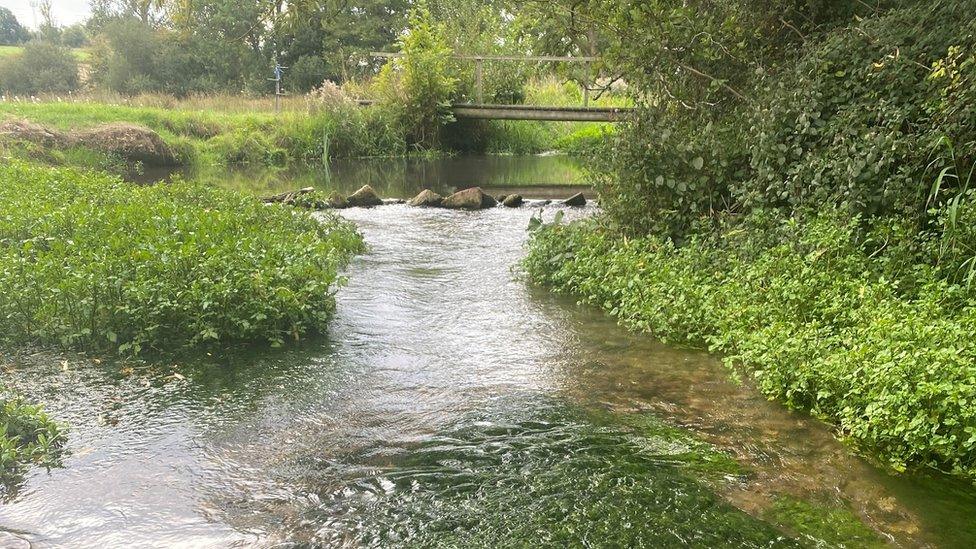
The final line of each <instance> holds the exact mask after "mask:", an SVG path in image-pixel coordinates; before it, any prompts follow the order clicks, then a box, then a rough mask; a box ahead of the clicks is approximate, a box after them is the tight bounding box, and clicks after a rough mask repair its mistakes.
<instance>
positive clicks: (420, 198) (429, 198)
mask: <svg viewBox="0 0 976 549" xmlns="http://www.w3.org/2000/svg"><path fill="white" fill-rule="evenodd" d="M443 201H444V197H443V196H441V195H439V194H437V193H435V192H434V191H432V190H430V189H424V190H423V191H421V192H420V194H418V195H417V196H415V197H413V198H412V199H411V200H410V202H407V204H409V205H411V206H426V207H428V208H436V207H438V206H440V205H441V202H443Z"/></svg>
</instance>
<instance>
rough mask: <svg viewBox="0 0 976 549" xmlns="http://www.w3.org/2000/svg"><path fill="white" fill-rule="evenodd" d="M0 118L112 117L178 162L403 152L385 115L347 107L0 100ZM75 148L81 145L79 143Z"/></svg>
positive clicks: (69, 120) (67, 122)
mask: <svg viewBox="0 0 976 549" xmlns="http://www.w3.org/2000/svg"><path fill="white" fill-rule="evenodd" d="M0 118H6V119H11V118H13V119H24V120H28V121H31V122H34V123H37V124H41V125H44V126H47V127H51V128H54V129H58V130H62V131H78V130H84V129H89V128H93V127H96V126H99V125H104V124H112V123H119V122H124V123H132V124H138V125H141V126H145V127H147V128H149V129H151V130H153V131H155V132H157V133H158V134H159V135H160V136H161V137H162V138H163V140H164V141H165V142H166V144H167V145H169V147H170V148H171V149H172V150H173V151H174V153H175V155H176V157H177V159H178V160H179V163H180V164H182V165H193V164H200V165H225V164H258V165H284V164H287V163H289V162H322V159H323V157H324V156H325V155H328V156H330V157H333V158H336V157H366V156H402V155H405V154H407V153H408V152H409V151H408V150H407V148H406V145H405V142H404V141H403V139H402V135H400V134H399V133H398V131H397V130H396V127H395V123H394V120H393V118H392V117H391V116H390V115H389V113H387V112H386V111H385V110H383V109H366V110H364V109H359V108H356V107H351V106H350V107H348V108H344V109H342V110H339V111H332V112H328V113H324V112H323V113H309V112H300V111H286V112H283V113H281V114H279V115H276V114H274V113H273V112H251V113H242V112H221V111H207V110H188V109H182V108H165V107H139V106H131V105H118V104H103V103H90V102H81V101H78V102H75V101H72V102H68V101H61V102H59V101H42V102H36V103H35V102H22V101H6V102H0ZM7 146H8V148H9V147H11V145H10V144H8V145H7ZM76 148H77V149H81V150H82V151H83V150H84V149H85V147H84V145H79V146H78V147H76ZM35 149H37V147H35ZM40 149H41V151H40V152H41V153H45V154H50V153H49V152H48V151H46V150H45V149H44V148H43V147H41V148H40ZM23 150H24V149H23V148H14V149H13V153H12V155H13V156H22V155H20V154H18V153H20V152H21V151H23ZM28 152H29V151H28ZM75 154H77V155H78V156H84V154H83V153H81V152H79V153H75ZM28 157H29V158H32V159H40V160H44V158H43V157H40V158H38V157H37V156H36V155H34V156H30V155H29V156H28ZM69 164H72V165H85V164H74V163H70V162H69Z"/></svg>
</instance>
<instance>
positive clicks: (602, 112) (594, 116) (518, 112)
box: [359, 100, 633, 122]
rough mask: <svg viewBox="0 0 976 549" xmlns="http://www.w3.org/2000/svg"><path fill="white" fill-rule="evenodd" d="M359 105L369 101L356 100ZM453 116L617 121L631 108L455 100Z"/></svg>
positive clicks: (562, 120)
mask: <svg viewBox="0 0 976 549" xmlns="http://www.w3.org/2000/svg"><path fill="white" fill-rule="evenodd" d="M359 104H360V105H362V106H369V105H372V104H374V102H373V101H368V100H364V101H359ZM451 109H452V110H453V111H454V116H456V117H457V118H468V119H478V120H543V121H554V122H620V121H622V120H623V119H625V118H626V117H627V115H628V114H629V113H631V112H633V109H630V108H607V107H542V106H537V105H485V104H475V103H455V104H454V105H452V106H451Z"/></svg>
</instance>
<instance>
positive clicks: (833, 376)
mask: <svg viewBox="0 0 976 549" xmlns="http://www.w3.org/2000/svg"><path fill="white" fill-rule="evenodd" d="M750 226H752V227H761V226H765V229H764V230H761V229H758V228H757V229H749V228H746V227H750ZM739 227H740V228H737V229H734V230H729V231H725V232H715V233H712V232H708V233H706V234H707V235H708V236H693V237H691V238H690V240H689V241H687V242H686V243H684V244H683V245H682V246H681V247H676V246H675V245H674V244H672V243H671V241H670V240H669V239H664V238H658V237H643V238H627V237H625V236H622V235H620V234H618V233H617V232H615V231H614V230H612V229H609V228H607V227H605V226H603V225H601V222H600V221H588V222H584V223H577V224H572V225H544V226H542V227H541V228H539V229H537V230H536V231H535V232H534V235H533V237H532V240H531V243H530V251H529V255H528V257H527V258H526V260H525V263H524V266H525V269H526V272H527V274H528V276H529V277H530V278H531V279H532V280H534V281H536V282H539V283H542V284H545V285H548V286H551V287H553V288H555V289H557V290H558V291H561V292H564V293H568V294H572V295H575V296H578V297H579V298H581V299H582V300H583V301H584V302H586V303H590V304H593V305H596V306H599V307H602V308H603V309H605V310H607V311H608V312H610V313H611V314H612V315H614V316H616V317H618V318H619V319H620V320H621V321H622V322H623V323H625V324H626V325H628V326H629V327H631V328H633V329H636V330H640V331H645V332H649V333H651V334H654V335H655V336H657V337H659V338H661V339H664V340H666V341H669V342H674V343H679V344H692V345H704V346H707V347H708V348H709V349H711V350H713V351H716V352H719V353H723V354H724V355H725V357H726V358H725V360H726V362H728V363H729V364H731V365H735V366H737V367H739V368H741V370H740V371H747V372H750V373H751V375H752V377H753V378H754V379H755V381H756V383H757V385H758V387H759V389H760V390H761V391H762V392H763V393H764V394H766V395H767V396H769V397H770V398H775V399H777V400H779V401H781V402H784V403H785V404H787V405H788V406H790V407H792V408H795V409H799V410H804V411H809V412H811V413H812V414H814V415H816V416H818V417H821V418H823V419H825V420H827V421H830V422H832V423H834V424H835V425H837V428H838V429H839V432H840V434H841V435H842V436H843V437H844V438H845V439H847V440H849V441H850V442H851V443H852V444H854V445H855V446H856V447H857V448H859V449H860V450H862V451H864V452H866V453H869V454H872V455H875V456H878V457H879V458H880V459H881V460H883V461H884V462H885V463H886V464H887V465H888V466H890V467H892V468H894V469H896V470H904V469H906V468H910V467H915V468H917V467H933V468H938V469H940V470H944V471H948V472H951V473H954V474H957V475H961V476H966V477H968V478H970V479H976V341H974V340H973V334H974V333H976V308H974V306H973V305H974V303H973V302H972V299H971V298H969V297H967V296H968V295H970V294H969V293H968V292H967V291H966V289H965V287H962V286H959V285H956V284H953V283H951V282H949V281H947V279H945V278H944V277H940V276H937V275H936V274H935V273H926V272H922V269H921V268H919V270H918V272H915V273H914V276H915V279H914V283H913V287H912V288H911V289H907V288H905V287H904V280H903V282H902V283H899V282H897V281H895V280H894V279H892V278H891V277H888V276H886V275H885V274H884V270H883V268H881V267H879V266H878V265H877V261H875V260H873V259H872V257H871V254H870V252H869V251H865V249H868V248H869V247H868V246H864V237H863V233H862V232H861V231H859V229H858V221H857V220H853V221H851V220H847V221H838V216H829V215H823V216H820V217H818V218H816V219H815V220H812V221H809V222H807V223H803V224H800V223H797V222H796V221H794V220H788V221H782V222H771V221H766V222H759V223H754V224H744V225H741V226H739Z"/></svg>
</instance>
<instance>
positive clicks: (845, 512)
mask: <svg viewBox="0 0 976 549" xmlns="http://www.w3.org/2000/svg"><path fill="white" fill-rule="evenodd" d="M766 517H767V518H768V519H769V520H770V521H771V522H773V523H774V524H777V525H779V526H780V527H782V528H783V529H784V530H786V531H788V532H794V533H796V534H797V535H799V536H801V537H802V538H806V539H807V540H808V541H809V542H810V544H812V545H813V546H814V547H825V548H826V547H858V548H861V547H864V548H875V547H878V548H880V547H887V544H886V543H885V542H884V540H882V539H881V537H879V536H878V534H876V533H875V532H874V531H873V530H871V529H870V528H869V527H868V526H866V525H865V524H864V523H863V522H861V519H859V518H858V517H857V515H855V514H854V512H853V511H851V510H850V509H848V508H846V507H839V506H828V505H817V504H814V503H809V502H806V501H802V500H798V499H794V498H791V497H785V496H784V497H780V498H777V500H776V502H775V503H774V504H773V507H772V508H771V509H770V510H769V511H767V513H766Z"/></svg>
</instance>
